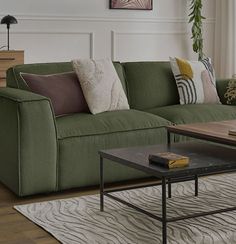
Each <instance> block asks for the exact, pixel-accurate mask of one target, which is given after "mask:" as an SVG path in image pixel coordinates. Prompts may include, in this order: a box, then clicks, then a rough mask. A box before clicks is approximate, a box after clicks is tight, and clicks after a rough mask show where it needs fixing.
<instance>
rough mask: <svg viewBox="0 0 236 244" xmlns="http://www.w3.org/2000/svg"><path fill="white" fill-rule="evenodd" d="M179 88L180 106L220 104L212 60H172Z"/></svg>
mask: <svg viewBox="0 0 236 244" xmlns="http://www.w3.org/2000/svg"><path fill="white" fill-rule="evenodd" d="M170 64H171V68H172V71H173V74H174V76H175V80H176V84H177V87H178V92H179V98H180V104H195V103H216V104H217V103H220V99H219V97H218V94H217V90H216V78H215V71H214V69H213V66H212V63H211V59H210V58H204V59H203V60H201V61H188V60H184V59H180V58H170Z"/></svg>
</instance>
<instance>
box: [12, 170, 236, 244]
mask: <svg viewBox="0 0 236 244" xmlns="http://www.w3.org/2000/svg"><path fill="white" fill-rule="evenodd" d="M235 186H236V174H224V175H218V176H212V177H207V178H202V179H200V180H199V197H194V184H193V182H184V183H178V184H174V185H173V186H172V189H173V196H172V198H171V199H168V201H167V207H168V209H167V213H168V216H169V217H170V216H177V215H183V214H190V213H193V212H200V211H208V210H213V209H216V208H217V209H218V208H219V209H220V208H222V207H223V208H225V207H229V206H233V204H235V205H236V190H235ZM113 194H114V195H116V196H119V197H121V198H123V199H125V200H126V201H129V202H132V203H133V204H135V205H137V206H139V207H142V208H144V209H145V210H148V211H150V212H152V213H154V214H159V215H160V213H161V204H160V203H161V188H160V186H155V187H146V188H141V189H135V190H129V191H124V192H117V193H113ZM15 209H16V210H18V211H19V212H20V213H22V214H23V215H24V216H26V217H27V218H28V219H30V220H31V221H33V222H34V223H36V224H37V225H39V226H41V227H42V228H43V229H45V230H46V231H48V232H49V233H51V234H52V235H53V236H54V237H55V238H57V240H59V241H60V242H62V243H68V244H74V243H75V244H158V243H160V244H161V243H162V234H161V233H162V229H161V224H160V222H159V221H157V220H154V219H151V218H149V217H147V216H145V215H144V214H142V213H139V212H137V211H135V210H133V209H131V208H129V207H126V206H124V205H123V204H121V203H118V202H116V201H114V200H111V199H108V198H107V197H105V212H103V213H102V212H100V211H99V195H92V196H84V197H78V198H71V199H62V200H55V201H48V202H41V203H33V204H27V205H20V206H15ZM185 243H186V244H212V243H214V244H216V243H217V244H231V243H232V244H233V243H234V244H235V243H236V211H234V212H227V213H223V214H215V215H212V216H205V217H200V218H195V219H187V220H181V221H178V222H174V223H169V224H168V244H185Z"/></svg>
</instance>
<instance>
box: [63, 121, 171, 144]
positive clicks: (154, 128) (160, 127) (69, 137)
mask: <svg viewBox="0 0 236 244" xmlns="http://www.w3.org/2000/svg"><path fill="white" fill-rule="evenodd" d="M168 122H169V121H168ZM171 124H172V123H171V122H170V125H171ZM166 126H168V125H166ZM166 126H159V127H152V128H142V129H141V128H140V129H135V130H125V131H114V132H108V133H100V134H90V135H81V136H68V137H64V138H58V140H66V139H71V138H79V137H90V136H104V135H111V134H116V133H126V132H135V131H144V130H156V129H163V128H166Z"/></svg>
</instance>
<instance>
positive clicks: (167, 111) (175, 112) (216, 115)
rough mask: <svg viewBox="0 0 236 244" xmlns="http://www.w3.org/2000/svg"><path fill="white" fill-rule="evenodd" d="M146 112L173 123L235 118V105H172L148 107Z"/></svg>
mask: <svg viewBox="0 0 236 244" xmlns="http://www.w3.org/2000/svg"><path fill="white" fill-rule="evenodd" d="M147 112H149V113H152V114H156V115H158V116H161V117H163V118H165V119H167V120H169V121H171V122H172V123H175V124H186V123H198V122H199V123H201V122H210V121H220V120H231V119H236V106H229V105H221V104H211V105H209V104H187V105H172V106H165V107H160V108H154V109H149V110H148V111H147Z"/></svg>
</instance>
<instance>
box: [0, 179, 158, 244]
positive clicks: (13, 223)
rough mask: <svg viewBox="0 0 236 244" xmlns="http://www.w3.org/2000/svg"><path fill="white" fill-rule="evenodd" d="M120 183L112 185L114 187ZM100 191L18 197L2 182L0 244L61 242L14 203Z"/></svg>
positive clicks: (151, 180) (128, 183) (86, 190)
mask: <svg viewBox="0 0 236 244" xmlns="http://www.w3.org/2000/svg"><path fill="white" fill-rule="evenodd" d="M150 182H153V179H148V180H141V181H132V182H126V183H124V184H122V185H123V186H128V185H129V186H130V185H139V184H145V183H147V184H148V183H150ZM116 186H120V184H116V185H112V187H116ZM96 193H98V188H96V187H93V188H86V189H78V190H70V191H65V192H61V193H53V194H48V195H37V196H33V197H24V198H19V197H16V196H15V195H14V194H13V193H12V192H10V191H9V190H8V189H7V188H6V187H5V186H3V185H2V184H1V183H0V244H36V243H37V244H55V243H59V242H58V241H57V240H56V239H54V238H53V237H52V236H51V235H50V234H48V233H47V232H46V231H44V230H43V229H41V228H40V227H38V226H37V225H35V224H34V223H32V222H31V221H29V220H28V219H27V218H25V217H24V216H22V215H21V214H19V213H18V212H17V211H16V210H14V209H13V206H14V205H18V204H25V203H32V202H40V201H48V200H54V199H62V198H70V197H78V196H83V195H91V194H96Z"/></svg>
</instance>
